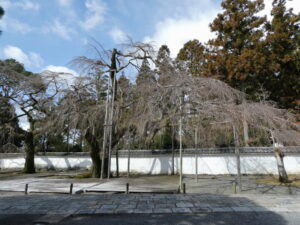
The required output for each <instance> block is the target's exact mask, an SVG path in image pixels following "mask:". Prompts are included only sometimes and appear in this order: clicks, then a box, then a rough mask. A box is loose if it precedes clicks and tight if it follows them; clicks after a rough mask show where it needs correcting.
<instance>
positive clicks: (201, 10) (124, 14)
mask: <svg viewBox="0 0 300 225" xmlns="http://www.w3.org/2000/svg"><path fill="white" fill-rule="evenodd" d="M220 2H221V1H220V0H185V1H183V0H0V5H1V6H2V7H3V8H4V9H5V11H6V12H5V16H4V17H3V18H2V20H1V21H0V29H2V30H3V33H2V35H1V36H0V58H1V59H4V58H15V59H17V60H18V61H20V62H21V63H23V64H24V65H25V67H26V69H28V70H30V71H34V72H40V71H42V70H44V69H51V70H53V71H62V72H72V70H70V69H74V68H71V66H70V65H69V64H68V63H69V62H70V60H72V58H73V57H76V56H80V55H88V54H89V52H88V51H87V49H88V48H87V43H89V42H91V38H95V39H96V40H97V41H98V42H100V43H101V44H102V45H103V46H104V47H105V48H106V49H110V48H112V47H114V46H118V45H119V44H120V43H123V42H126V40H127V38H128V37H130V38H131V39H132V40H133V41H147V42H152V43H154V44H155V45H156V46H157V47H159V46H160V45H161V44H167V45H168V46H169V48H170V49H171V52H172V55H173V56H176V54H177V52H178V50H179V49H180V48H181V47H182V45H183V44H184V43H185V42H186V41H188V40H191V39H194V38H197V39H199V40H200V41H202V42H206V41H207V40H208V39H209V38H211V37H212V36H213V34H211V33H210V31H209V28H208V24H209V23H210V22H212V20H213V19H214V18H215V16H216V15H217V13H218V12H220V11H221V8H220ZM265 2H266V10H265V11H264V12H263V13H264V14H267V13H268V12H269V10H270V3H271V0H265ZM289 6H291V7H294V9H295V10H294V11H295V12H299V10H300V1H299V0H293V1H292V2H289Z"/></svg>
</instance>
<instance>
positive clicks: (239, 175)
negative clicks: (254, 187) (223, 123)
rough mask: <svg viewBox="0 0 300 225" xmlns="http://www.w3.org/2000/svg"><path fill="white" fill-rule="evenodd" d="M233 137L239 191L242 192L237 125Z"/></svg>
mask: <svg viewBox="0 0 300 225" xmlns="http://www.w3.org/2000/svg"><path fill="white" fill-rule="evenodd" d="M233 138H234V148H235V155H236V166H237V182H238V192H241V191H242V178H241V160H240V148H239V140H238V134H237V131H236V127H235V125H233Z"/></svg>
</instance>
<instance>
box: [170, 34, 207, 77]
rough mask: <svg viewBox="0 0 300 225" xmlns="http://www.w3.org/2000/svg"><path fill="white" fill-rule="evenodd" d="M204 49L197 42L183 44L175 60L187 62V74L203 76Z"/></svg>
mask: <svg viewBox="0 0 300 225" xmlns="http://www.w3.org/2000/svg"><path fill="white" fill-rule="evenodd" d="M204 54H205V47H204V45H202V44H201V42H199V41H198V40H196V39H194V40H192V41H188V42H186V43H185V44H184V46H183V48H182V49H180V51H179V53H178V55H177V58H176V59H177V60H182V61H185V62H187V67H188V68H189V72H190V73H191V74H193V76H201V75H202V74H203V64H204V61H205V56H204Z"/></svg>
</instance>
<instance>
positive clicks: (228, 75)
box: [206, 0, 266, 94]
mask: <svg viewBox="0 0 300 225" xmlns="http://www.w3.org/2000/svg"><path fill="white" fill-rule="evenodd" d="M222 8H223V12H222V13H220V14H218V16H217V18H216V19H215V20H214V21H213V22H212V23H211V24H210V28H211V31H213V32H215V33H216V38H214V39H212V40H210V41H209V48H210V55H209V57H208V61H207V65H206V68H207V71H206V74H207V76H216V77H219V78H221V79H222V80H224V81H226V82H228V83H229V84H230V85H232V86H233V87H235V88H238V89H239V90H242V91H244V92H246V93H248V94H254V93H255V92H256V91H257V88H258V87H259V85H258V77H259V76H260V75H261V73H262V71H263V70H264V65H265V62H266V57H265V56H264V55H263V54H262V53H261V38H262V37H263V33H264V31H263V29H262V25H263V24H264V23H265V21H266V18H265V17H259V16H257V15H256V13H258V12H260V11H261V10H262V9H263V8H264V4H263V0H255V1H250V0H224V1H223V2H222Z"/></svg>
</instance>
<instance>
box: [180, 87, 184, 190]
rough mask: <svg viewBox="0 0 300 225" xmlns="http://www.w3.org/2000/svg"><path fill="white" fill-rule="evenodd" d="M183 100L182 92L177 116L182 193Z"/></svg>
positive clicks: (181, 188)
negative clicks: (178, 115)
mask: <svg viewBox="0 0 300 225" xmlns="http://www.w3.org/2000/svg"><path fill="white" fill-rule="evenodd" d="M183 101H184V94H183V92H182V94H181V96H180V106H179V109H180V118H179V157H180V159H179V160H180V172H179V189H180V192H181V193H182V191H183V183H182V117H183Z"/></svg>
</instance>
